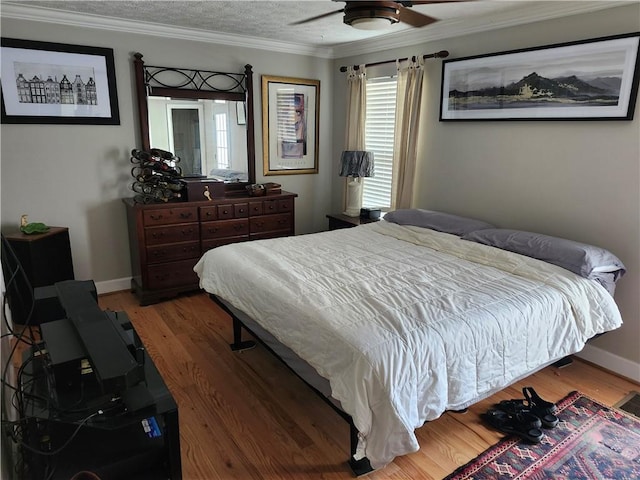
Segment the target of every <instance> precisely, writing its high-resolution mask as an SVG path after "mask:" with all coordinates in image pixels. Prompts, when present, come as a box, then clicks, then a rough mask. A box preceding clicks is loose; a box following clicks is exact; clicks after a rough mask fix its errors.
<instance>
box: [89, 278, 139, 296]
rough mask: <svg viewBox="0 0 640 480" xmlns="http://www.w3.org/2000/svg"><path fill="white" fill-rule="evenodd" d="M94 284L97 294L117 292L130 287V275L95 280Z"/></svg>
mask: <svg viewBox="0 0 640 480" xmlns="http://www.w3.org/2000/svg"><path fill="white" fill-rule="evenodd" d="M95 284H96V291H97V292H98V295H102V294H103V293H111V292H119V291H121V290H129V289H131V277H128V278H116V279H114V280H106V281H104V282H95Z"/></svg>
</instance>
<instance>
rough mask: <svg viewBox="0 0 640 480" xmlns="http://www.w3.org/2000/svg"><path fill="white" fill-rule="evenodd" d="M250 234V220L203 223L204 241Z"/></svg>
mask: <svg viewBox="0 0 640 480" xmlns="http://www.w3.org/2000/svg"><path fill="white" fill-rule="evenodd" d="M248 234H249V220H248V219H237V220H236V219H234V220H218V221H217V222H203V223H202V240H209V239H212V238H221V237H236V236H240V235H248Z"/></svg>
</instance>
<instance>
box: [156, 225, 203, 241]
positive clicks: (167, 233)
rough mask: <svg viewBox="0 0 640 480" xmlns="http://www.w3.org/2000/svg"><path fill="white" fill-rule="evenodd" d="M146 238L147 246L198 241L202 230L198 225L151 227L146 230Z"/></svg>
mask: <svg viewBox="0 0 640 480" xmlns="http://www.w3.org/2000/svg"><path fill="white" fill-rule="evenodd" d="M144 236H145V242H146V245H161V244H163V243H175V242H189V241H197V240H199V238H200V229H199V227H198V224H197V223H184V224H181V225H167V226H165V227H150V228H145V229H144Z"/></svg>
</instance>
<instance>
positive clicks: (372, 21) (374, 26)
mask: <svg viewBox="0 0 640 480" xmlns="http://www.w3.org/2000/svg"><path fill="white" fill-rule="evenodd" d="M394 23H397V22H394V21H393V20H391V19H390V18H383V17H366V18H355V19H353V20H352V21H351V23H350V24H349V25H350V26H351V27H353V28H357V29H358V30H385V29H387V28H389V27H390V26H391V25H393V24H394Z"/></svg>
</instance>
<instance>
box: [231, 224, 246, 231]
mask: <svg viewBox="0 0 640 480" xmlns="http://www.w3.org/2000/svg"><path fill="white" fill-rule="evenodd" d="M243 228H244V225H241V224H237V225H234V226H233V229H234V230H235V231H236V232H237V231H238V230H242V229H243Z"/></svg>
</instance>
